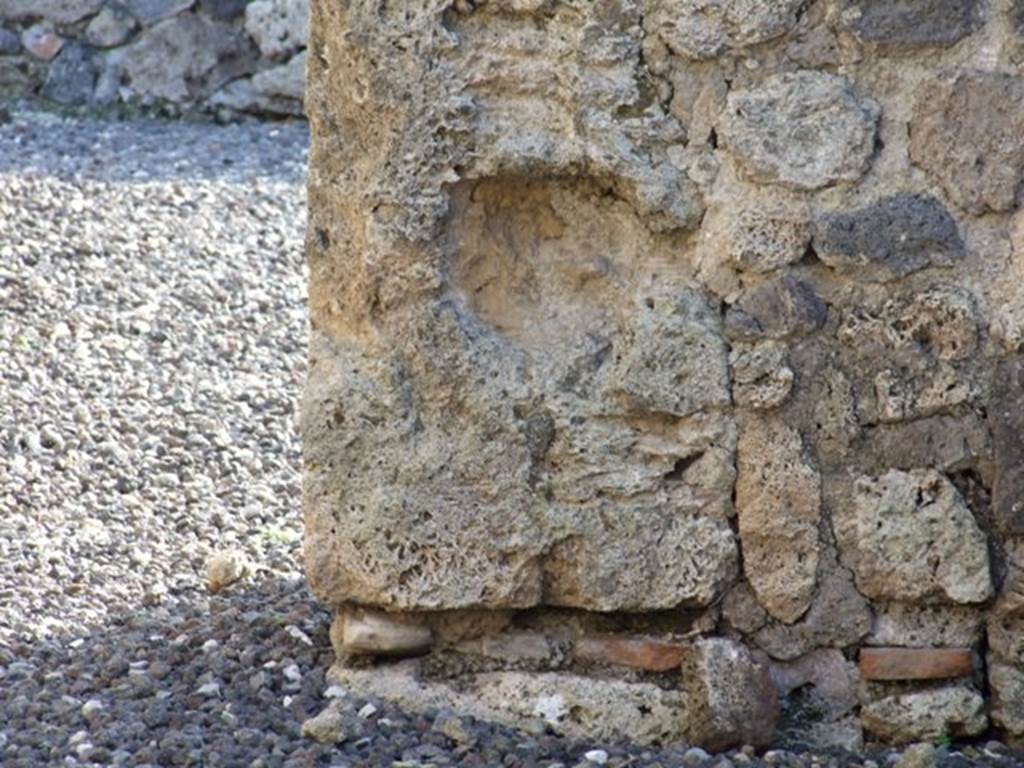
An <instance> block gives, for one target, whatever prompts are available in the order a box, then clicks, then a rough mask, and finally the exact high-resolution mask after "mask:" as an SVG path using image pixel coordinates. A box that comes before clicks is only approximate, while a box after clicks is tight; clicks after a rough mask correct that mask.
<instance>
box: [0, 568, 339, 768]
mask: <svg viewBox="0 0 1024 768" xmlns="http://www.w3.org/2000/svg"><path fill="white" fill-rule="evenodd" d="M328 622H329V616H328V615H327V613H326V612H325V611H323V610H322V609H321V608H320V607H319V606H318V605H317V604H316V603H315V602H314V600H313V598H312V596H311V595H310V594H309V592H308V590H307V589H306V587H305V585H304V583H303V582H302V581H300V580H295V579H278V578H274V577H272V576H264V577H263V578H257V579H255V580H253V581H252V582H250V583H248V584H246V583H242V584H239V585H236V586H235V588H233V589H230V590H226V591H225V592H223V593H221V594H219V595H216V596H210V595H206V594H205V593H192V594H183V595H180V596H178V597H176V598H168V599H167V600H166V601H165V602H164V604H162V605H154V606H148V607H140V608H139V609H138V610H137V611H132V612H130V613H124V614H121V615H115V616H113V617H112V618H110V620H109V621H108V622H107V623H106V624H105V625H103V626H97V627H95V628H94V629H93V630H92V631H91V632H90V633H88V634H86V635H81V636H77V637H71V636H67V637H56V638H53V639H51V640H48V641H45V642H40V643H35V644H32V645H28V644H26V645H20V646H19V645H16V646H14V647H8V648H4V647H0V690H2V695H0V765H3V766H25V768H29V767H31V768H36V767H37V766H47V765H58V764H60V765H65V764H72V765H74V764H79V763H81V764H92V763H98V764H107V763H116V764H126V765H141V764H153V765H202V766H236V765H244V766H249V765H267V766H278V765H288V766H306V765H330V764H331V760H330V757H331V754H330V753H331V749H329V748H328V747H324V746H321V745H318V744H315V743H312V742H309V741H307V740H303V739H302V738H301V737H300V736H299V728H300V725H301V723H302V721H303V720H304V719H305V718H306V717H308V716H310V715H311V714H315V713H316V712H318V711H319V710H320V709H321V708H322V707H323V704H324V700H323V691H324V671H325V670H326V669H327V667H328V666H329V664H330V663H331V661H332V658H333V655H332V653H331V650H330V642H329V639H328ZM68 757H71V758H73V761H67V760H66V758H68Z"/></svg>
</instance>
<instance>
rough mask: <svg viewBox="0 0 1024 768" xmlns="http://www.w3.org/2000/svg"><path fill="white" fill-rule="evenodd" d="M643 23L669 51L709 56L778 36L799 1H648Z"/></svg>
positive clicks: (786, 27) (793, 20) (792, 22)
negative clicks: (662, 41) (659, 38)
mask: <svg viewBox="0 0 1024 768" xmlns="http://www.w3.org/2000/svg"><path fill="white" fill-rule="evenodd" d="M647 5H648V9H647V14H646V16H645V19H644V22H645V25H646V27H647V30H648V32H653V33H656V34H657V35H658V36H660V37H661V39H662V40H664V42H665V44H666V45H668V47H669V48H670V49H672V50H673V51H675V52H677V53H679V54H681V55H684V56H688V57H691V58H694V59H710V58H714V57H716V56H720V55H722V54H723V53H726V52H730V51H736V50H740V49H743V48H746V47H749V46H751V45H756V44H757V43H761V42H764V41H766V40H771V39H772V38H775V37H778V36H780V35H782V34H784V33H785V32H787V31H788V30H789V29H791V28H792V27H793V26H794V25H795V24H796V15H797V12H798V11H799V10H800V6H801V5H802V3H801V1H800V0H777V1H775V2H772V0H696V2H685V3H681V2H676V1H675V0H650V1H649V2H648V3H647Z"/></svg>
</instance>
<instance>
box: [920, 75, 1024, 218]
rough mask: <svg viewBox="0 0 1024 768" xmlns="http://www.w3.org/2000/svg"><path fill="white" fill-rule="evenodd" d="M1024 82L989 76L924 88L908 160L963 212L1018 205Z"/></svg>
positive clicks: (1023, 163) (965, 77)
mask: <svg viewBox="0 0 1024 768" xmlns="http://www.w3.org/2000/svg"><path fill="white" fill-rule="evenodd" d="M1022 132H1024V82H1022V81H1021V79H1020V78H1019V77H1014V76H1012V75H1006V74H998V73H993V72H987V73H985V72H971V73H963V74H959V75H957V76H956V77H954V78H953V79H952V80H939V81H935V82H932V83H929V84H927V85H926V87H925V88H924V89H923V90H922V92H921V94H920V96H919V97H918V100H917V103H916V104H915V106H914V115H913V119H912V120H911V122H910V157H911V159H912V160H913V161H914V162H915V163H916V164H917V165H919V166H920V167H921V168H923V169H924V170H925V171H927V172H928V174H929V175H930V176H931V177H932V178H933V179H935V180H936V181H937V182H938V183H939V184H941V185H942V187H943V189H944V190H945V192H946V194H947V195H948V196H949V197H950V199H952V200H953V201H954V202H956V203H957V204H958V205H959V206H960V207H961V208H964V209H965V210H967V211H969V212H971V213H975V214H980V213H985V212H987V211H1009V210H1011V209H1012V208H1014V207H1015V205H1016V202H1015V201H1016V196H1017V190H1018V187H1019V186H1020V182H1021V172H1022V170H1024V144H1021V142H1020V141H1018V140H1017V139H1018V137H1019V136H1020V135H1021V133H1022Z"/></svg>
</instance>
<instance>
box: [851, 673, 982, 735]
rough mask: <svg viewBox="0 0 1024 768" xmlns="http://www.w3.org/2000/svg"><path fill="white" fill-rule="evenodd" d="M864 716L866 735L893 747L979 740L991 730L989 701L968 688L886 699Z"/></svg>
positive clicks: (872, 705) (867, 709)
mask: <svg viewBox="0 0 1024 768" xmlns="http://www.w3.org/2000/svg"><path fill="white" fill-rule="evenodd" d="M860 716H861V721H862V722H863V723H864V730H865V731H867V732H868V733H869V734H870V735H871V736H872V737H874V738H875V739H876V740H878V741H882V742H886V743H889V744H908V743H910V742H914V741H926V740H927V741H933V740H935V739H937V738H940V737H943V736H945V737H952V738H963V737H967V736H977V735H978V734H980V733H982V732H983V731H984V730H985V729H986V728H987V727H988V717H986V715H985V700H984V699H983V698H982V697H981V694H979V693H978V692H977V691H975V690H974V689H973V688H969V687H966V686H947V687H944V688H933V689H930V690H926V691H918V692H914V693H903V694H895V695H892V696H886V697H884V698H882V699H879V700H878V701H873V702H871V703H869V704H866V705H865V706H864V707H862V708H861V713H860Z"/></svg>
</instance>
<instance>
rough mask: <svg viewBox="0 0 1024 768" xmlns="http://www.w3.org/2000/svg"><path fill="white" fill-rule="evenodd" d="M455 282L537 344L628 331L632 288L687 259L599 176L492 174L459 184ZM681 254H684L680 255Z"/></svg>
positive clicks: (468, 299)
mask: <svg viewBox="0 0 1024 768" xmlns="http://www.w3.org/2000/svg"><path fill="white" fill-rule="evenodd" d="M448 238H449V246H448V249H447V250H448V251H449V253H451V254H452V258H451V264H450V280H451V283H452V288H453V290H454V291H455V292H456V294H457V295H458V296H459V297H460V299H461V300H462V301H464V302H465V304H466V305H467V308H468V310H469V311H470V312H471V313H472V314H473V315H475V316H476V317H477V318H478V319H479V320H480V321H482V322H483V323H484V324H485V325H487V326H488V327H489V328H491V329H493V331H495V332H496V333H498V334H499V335H500V336H502V337H504V338H506V339H508V340H509V341H511V342H512V343H514V344H515V345H517V346H519V347H521V348H523V349H525V350H528V351H529V352H531V353H533V354H535V355H536V354H544V353H555V352H557V351H558V350H564V349H565V348H568V347H576V346H578V345H579V344H580V342H581V341H582V340H583V339H584V337H586V336H589V337H591V338H593V337H596V336H600V337H605V338H610V337H613V336H616V335H618V334H619V333H620V332H621V330H622V326H623V322H624V317H623V315H624V310H625V311H628V308H629V307H631V306H632V305H633V304H634V300H633V298H631V297H635V298H639V299H640V300H642V301H646V302H647V303H648V304H651V303H652V302H653V301H654V299H653V298H650V297H646V296H639V294H637V292H638V291H639V292H643V291H644V289H645V288H648V287H653V286H654V285H656V284H657V283H658V282H659V281H661V280H664V279H665V278H666V277H667V275H666V272H673V271H678V270H679V269H680V266H679V263H678V261H679V260H678V258H673V256H672V253H671V248H670V247H668V246H666V244H665V242H664V240H662V239H655V238H654V237H653V236H652V235H651V233H650V232H649V230H648V229H647V228H646V227H645V226H644V225H643V223H642V222H641V221H640V220H639V219H638V218H637V216H636V214H635V213H634V212H633V210H632V208H631V207H630V206H629V205H628V204H626V203H625V202H623V201H622V200H620V199H618V198H616V197H615V196H613V195H612V194H611V193H610V192H609V191H608V190H606V189H604V188H603V187H602V186H601V185H600V184H598V183H596V182H594V181H591V180H568V179H554V180H537V181H534V180H526V179H522V178H519V177H505V178H490V179H485V180H482V181H475V182H465V183H462V184H459V185H458V186H457V187H456V189H455V190H454V192H453V194H452V214H451V217H450V227H449V233H448ZM673 262H676V263H675V264H673Z"/></svg>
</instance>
